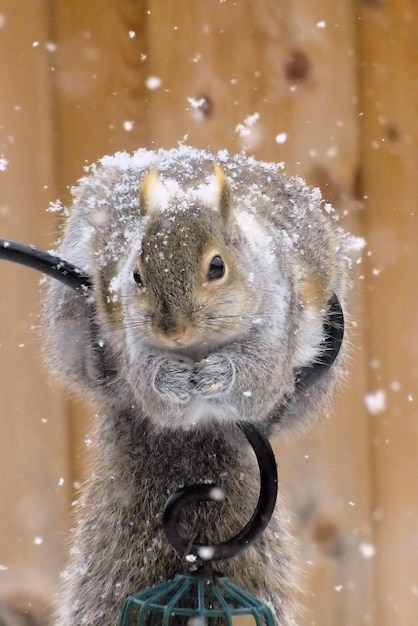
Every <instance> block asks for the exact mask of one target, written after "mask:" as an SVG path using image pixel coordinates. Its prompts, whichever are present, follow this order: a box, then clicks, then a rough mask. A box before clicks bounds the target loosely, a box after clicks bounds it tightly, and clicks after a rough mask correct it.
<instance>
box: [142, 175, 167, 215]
mask: <svg viewBox="0 0 418 626" xmlns="http://www.w3.org/2000/svg"><path fill="white" fill-rule="evenodd" d="M167 195H168V194H167V190H166V188H165V187H164V185H163V184H162V182H161V180H160V175H159V173H158V169H157V166H155V165H154V167H152V168H151V169H150V171H149V172H148V173H147V174H145V176H144V178H143V179H142V181H141V184H140V185H139V212H140V214H141V215H142V216H144V215H147V214H149V213H150V212H152V211H153V210H155V209H156V207H158V206H161V205H162V204H164V202H165V201H166V200H167Z"/></svg>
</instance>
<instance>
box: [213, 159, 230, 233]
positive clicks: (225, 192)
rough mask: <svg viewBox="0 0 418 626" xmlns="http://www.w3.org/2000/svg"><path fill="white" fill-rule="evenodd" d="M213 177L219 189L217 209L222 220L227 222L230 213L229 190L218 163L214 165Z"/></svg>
mask: <svg viewBox="0 0 418 626" xmlns="http://www.w3.org/2000/svg"><path fill="white" fill-rule="evenodd" d="M214 167H215V176H216V181H217V183H218V187H219V200H218V208H219V212H220V214H221V216H222V218H223V219H224V220H225V221H228V220H229V218H230V216H231V212H232V198H231V190H230V189H229V185H228V183H227V181H226V178H225V173H224V171H223V169H222V168H221V166H220V165H219V163H215V165H214Z"/></svg>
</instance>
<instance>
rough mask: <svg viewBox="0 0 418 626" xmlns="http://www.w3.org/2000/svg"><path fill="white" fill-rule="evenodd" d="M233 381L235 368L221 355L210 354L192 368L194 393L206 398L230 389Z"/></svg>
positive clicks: (229, 360)
mask: <svg viewBox="0 0 418 626" xmlns="http://www.w3.org/2000/svg"><path fill="white" fill-rule="evenodd" d="M234 379H235V368H234V364H233V362H232V361H231V359H230V358H229V357H227V356H225V355H222V354H212V355H210V356H208V357H207V358H206V359H203V360H202V361H200V363H196V365H195V366H194V370H193V378H192V380H193V383H194V393H197V394H199V395H201V396H204V397H206V398H213V397H216V396H219V395H221V394H223V393H225V392H226V391H228V390H229V389H230V387H231V386H232V384H233V382H234Z"/></svg>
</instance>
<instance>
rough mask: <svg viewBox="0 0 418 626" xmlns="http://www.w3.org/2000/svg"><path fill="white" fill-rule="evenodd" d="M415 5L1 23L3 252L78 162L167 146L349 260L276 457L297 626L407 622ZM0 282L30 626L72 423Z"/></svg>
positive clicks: (100, 5)
mask: <svg viewBox="0 0 418 626" xmlns="http://www.w3.org/2000/svg"><path fill="white" fill-rule="evenodd" d="M395 4H396V6H395ZM415 4H416V3H415ZM415 4H414V3H411V2H407V0H400V1H399V2H397V3H392V4H390V5H389V3H387V4H384V3H380V2H370V1H364V2H363V3H362V4H361V3H354V2H348V3H336V2H332V1H331V0H319V1H318V2H312V1H311V0H292V1H290V0H288V1H287V2H283V3H278V2H272V1H270V0H262V1H261V0H260V1H259V2H257V3H255V2H251V0H241V2H232V1H230V0H226V1H224V2H217V1H215V0H200V1H199V2H190V1H189V0H177V1H176V2H169V0H148V1H145V0H143V1H142V2H141V1H140V0H120V1H116V0H89V2H88V3H85V2H83V1H82V0H71V2H68V1H67V0H24V1H22V2H19V3H16V2H14V1H13V0H5V2H3V5H2V8H1V10H0V55H1V57H0V58H1V59H2V63H1V64H0V67H1V70H0V71H1V72H2V81H1V84H2V85H3V90H2V95H1V97H0V112H1V116H0V131H1V135H0V144H1V146H0V156H1V154H3V155H4V157H6V158H7V159H8V160H9V166H8V167H7V169H6V171H4V172H0V182H1V183H2V184H1V187H0V194H1V199H0V234H1V235H4V236H9V237H15V238H17V239H19V240H22V241H31V242H32V243H35V244H37V245H39V246H42V247H45V248H48V247H50V246H51V245H52V242H53V239H54V235H53V234H52V232H53V230H54V229H55V226H56V224H55V218H54V216H52V215H51V214H46V213H45V211H44V208H45V206H46V205H47V203H48V201H49V200H51V199H53V198H55V197H58V196H59V197H61V198H63V199H68V197H69V194H68V189H67V187H68V185H71V184H73V183H74V182H75V181H76V180H77V178H78V177H79V176H80V175H82V173H83V166H84V165H85V163H86V162H90V161H92V160H95V159H96V158H98V157H99V156H101V155H102V154H105V153H110V152H114V151H116V150H118V149H127V150H132V149H134V148H135V147H137V146H148V147H154V146H155V147H159V146H164V147H170V146H173V145H175V144H176V143H177V141H182V140H183V141H187V142H189V143H191V144H193V145H196V146H201V147H208V146H209V147H210V148H212V149H213V150H217V149H219V148H224V147H226V148H228V149H230V150H231V151H237V150H241V149H242V148H247V149H248V151H249V152H251V153H253V154H254V155H255V156H256V157H258V158H262V159H269V160H274V161H284V162H285V163H286V170H287V172H288V173H289V174H299V175H301V176H303V177H304V178H306V179H307V180H308V182H309V183H311V184H314V185H317V186H319V187H320V188H321V189H322V191H323V194H324V196H325V197H326V198H327V200H330V201H332V202H333V203H334V205H335V206H336V208H337V210H338V212H339V213H340V215H341V217H342V222H341V223H342V224H343V225H344V227H346V228H347V229H349V230H351V231H352V232H354V233H356V234H360V235H363V236H364V237H365V238H366V239H367V241H368V248H367V254H366V255H365V259H364V262H363V263H361V264H358V263H356V261H357V258H356V257H355V258H354V268H355V272H356V273H355V278H354V281H353V283H354V290H353V294H354V292H355V295H353V318H354V319H355V321H356V324H354V322H353V323H351V322H350V328H351V331H352V339H351V341H352V343H353V349H352V364H351V367H350V374H349V378H348V382H347V386H346V389H345V390H344V391H342V392H341V395H340V398H339V399H338V401H337V402H336V405H335V409H334V410H333V413H332V415H331V416H330V417H329V418H328V419H326V420H323V421H322V422H321V423H320V424H318V425H317V426H316V427H315V429H314V430H313V431H312V432H311V433H307V434H303V435H300V436H299V437H295V436H292V437H291V438H290V437H289V438H287V439H286V440H282V441H279V442H277V445H276V453H277V458H278V464H279V472H280V476H281V483H282V490H283V492H284V494H285V498H286V500H287V502H288V504H289V507H290V509H291V511H292V513H293V516H294V520H295V524H294V525H295V532H296V533H297V535H298V536H299V537H300V539H301V555H300V561H301V566H302V568H303V570H304V571H305V572H306V575H305V583H306V587H307V593H306V596H305V597H304V598H303V600H302V601H303V603H304V604H305V606H306V609H307V610H306V615H305V618H304V620H303V622H302V623H303V626H308V625H315V624H316V625H318V626H319V625H321V626H349V625H350V626H358V625H360V624H367V625H370V624H372V625H375V626H389V625H390V626H393V624H395V623H399V624H402V625H403V626H415V624H416V623H417V621H418V601H417V598H418V590H417V582H416V572H417V571H418V568H417V565H418V563H417V560H418V556H417V554H418V550H417V545H416V544H417V541H418V540H417V537H418V534H417V533H416V531H415V526H416V523H415V522H416V517H417V515H418V505H417V502H418V498H417V489H418V488H417V486H416V485H417V484H418V481H417V480H414V479H416V478H418V476H417V473H418V472H417V462H416V449H417V443H418V441H417V439H418V432H417V423H418V422H417V418H416V409H415V406H416V404H414V394H415V395H417V394H418V391H417V390H416V387H417V371H418V353H417V349H416V345H418V338H417V333H418V331H417V329H416V324H414V321H415V320H414V310H415V308H414V304H418V303H416V289H414V281H416V275H417V263H418V261H417V254H416V252H415V245H414V243H415V241H416V232H417V217H416V203H417V197H418V194H417V184H418V183H417V182H416V180H417V177H416V175H415V169H416V166H417V164H418V158H417V156H418V154H417V145H418V126H417V124H418V122H417V119H418V115H417V114H418V56H417V55H418V52H417V47H416V33H417V32H418V15H417V7H416V6H415ZM150 79H151V80H150ZM255 114H257V115H255ZM249 116H250V117H249ZM251 116H252V117H251ZM240 124H241V125H244V127H246V129H247V131H248V132H246V133H242V131H240V130H239V129H240V127H239V125H240ZM251 124H252V125H251ZM237 127H238V130H237ZM368 255H369V256H368ZM0 272H1V275H0V280H1V284H2V288H3V290H2V294H3V298H2V300H1V302H0V315H1V324H0V351H1V355H2V359H1V361H0V384H1V389H0V397H1V407H2V409H1V414H0V468H1V470H2V471H1V476H2V477H3V478H2V485H1V488H0V528H1V533H0V599H1V598H4V597H5V596H8V597H10V594H12V593H15V592H19V593H20V603H21V604H22V602H23V604H25V602H26V604H25V606H27V604H28V601H27V600H25V601H23V600H22V594H26V593H29V592H30V593H31V594H32V595H35V596H36V595H39V596H40V597H41V598H42V597H47V598H51V597H52V589H53V588H54V586H55V585H56V581H57V574H58V570H59V569H60V568H61V566H62V563H63V561H64V551H63V543H64V536H65V534H66V531H67V529H68V524H69V514H68V511H69V504H70V501H71V498H72V484H73V483H75V482H78V481H79V480H80V479H81V478H82V477H83V476H84V469H83V468H84V459H85V448H86V446H85V443H84V439H85V437H86V435H87V434H88V420H87V418H86V415H87V414H88V410H87V409H86V408H85V407H82V406H81V405H75V404H74V403H71V404H69V403H68V402H67V401H66V400H65V393H64V391H62V390H58V389H56V387H55V386H54V385H51V384H50V382H49V381H48V377H47V375H46V374H45V373H42V372H41V371H40V369H41V368H40V365H39V363H40V360H39V358H40V357H39V353H40V342H39V341H37V340H36V337H35V336H34V333H33V332H32V333H31V332H30V331H29V328H30V326H31V325H33V324H36V322H34V319H36V318H34V317H33V316H35V311H36V304H37V280H38V278H37V277H36V276H33V275H32V274H31V273H30V272H29V270H24V269H21V268H15V267H14V266H11V265H9V264H8V265H7V268H6V267H5V264H4V263H3V264H0ZM394 331H396V332H394ZM21 344H24V347H22V348H19V345H21ZM17 372H19V376H17V375H16V373H17ZM414 388H415V389H414ZM376 391H381V392H384V394H385V395H384V396H383V397H384V398H385V400H386V404H385V407H383V408H382V410H381V411H380V412H379V413H378V414H376V415H369V414H368V413H367V411H366V409H365V404H364V397H365V394H366V393H367V392H373V393H374V392H376ZM381 397H382V394H381ZM45 419H47V420H48V422H45V423H44V420H45ZM62 479H63V480H62ZM67 506H68V509H67V510H66V507H67ZM38 537H39V538H41V539H42V543H40V542H39V540H38V539H37V538H38Z"/></svg>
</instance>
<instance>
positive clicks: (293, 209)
mask: <svg viewBox="0 0 418 626" xmlns="http://www.w3.org/2000/svg"><path fill="white" fill-rule="evenodd" d="M280 169H281V168H280V167H279V166H278V165H277V164H272V163H265V162H260V161H256V160H255V159H254V158H251V157H247V156H245V155H244V154H239V155H236V156H230V155H229V154H228V153H227V152H226V151H221V152H219V153H218V154H216V155H213V154H211V153H209V152H207V151H203V150H197V149H194V148H191V147H187V146H183V145H182V146H179V147H178V148H175V149H171V150H159V151H148V150H145V149H140V150H138V151H137V152H135V153H134V154H132V155H129V154H126V153H117V154H116V155H114V156H108V157H104V158H103V159H101V161H100V162H99V163H97V164H95V165H93V166H91V167H90V168H89V171H88V173H87V175H86V176H85V177H84V178H83V179H81V181H80V182H79V185H78V186H77V187H76V188H75V189H74V190H73V195H74V201H73V206H72V207H71V210H70V214H69V218H68V220H67V223H66V226H65V229H64V231H63V236H62V240H61V242H60V243H59V247H58V249H57V253H58V254H59V255H60V257H62V258H64V259H65V260H66V261H69V262H71V263H72V264H74V265H76V266H78V267H80V268H81V269H83V271H85V272H87V273H89V274H90V275H91V277H92V292H91V294H90V295H89V296H86V295H84V294H80V293H77V292H75V291H73V290H72V289H69V288H68V287H66V286H64V285H62V284H61V283H58V282H55V281H49V284H48V287H47V293H46V298H45V308H44V322H45V323H44V326H45V338H46V344H47V349H46V351H47V356H48V359H49V361H50V363H51V364H52V366H53V368H54V370H55V371H56V373H57V374H58V375H59V376H60V377H61V378H62V379H63V381H65V383H66V384H67V385H69V386H70V388H72V389H73V390H75V391H76V392H78V393H81V394H82V395H83V396H84V397H86V396H87V397H88V398H90V399H91V400H92V401H93V403H94V405H95V407H96V409H97V414H96V416H95V425H94V452H93V459H92V468H91V473H90V476H89V479H88V481H87V484H86V485H85V487H84V489H83V493H82V495H81V498H80V500H79V503H78V507H77V516H78V517H77V526H76V528H75V530H74V531H73V537H72V547H71V555H70V562H69V565H68V567H67V569H66V571H65V573H64V575H63V590H62V594H61V596H60V602H59V610H58V616H57V624H58V625H59V626H76V625H77V626H82V625H83V626H93V625H94V626H99V624H100V625H101V626H110V625H111V626H115V625H116V624H117V623H118V620H119V617H120V613H121V610H122V606H123V602H124V600H125V599H126V597H127V596H128V595H130V594H132V593H134V592H135V591H137V590H139V589H141V588H144V587H147V586H150V585H151V584H153V583H156V582H159V581H161V580H163V579H166V578H168V577H170V576H171V575H172V574H173V573H174V572H175V571H179V570H181V569H184V568H185V567H186V568H187V567H188V563H187V561H185V560H184V559H182V558H181V557H180V556H179V555H177V554H176V552H175V551H174V549H173V548H172V546H171V545H170V544H169V543H168V541H167V539H166V538H165V536H164V534H163V530H162V521H161V517H162V511H163V508H164V503H165V501H166V499H167V497H168V496H169V495H170V494H171V493H172V492H173V491H175V490H176V489H178V488H179V487H182V486H183V485H187V484H190V483H192V484H194V483H196V482H214V483H217V484H218V485H220V486H221V488H222V489H223V490H224V491H225V493H226V496H227V498H226V500H225V502H223V503H222V504H212V503H202V504H201V505H199V506H196V507H194V508H193V509H192V510H190V511H188V512H187V514H185V519H184V520H183V524H184V526H185V528H187V529H188V533H189V535H193V534H194V535H196V534H197V533H199V532H205V533H208V534H210V541H223V540H225V539H227V538H228V537H230V536H231V535H232V534H233V533H234V532H237V531H238V530H239V529H240V528H241V527H242V526H243V525H244V523H245V522H246V521H247V520H248V518H249V517H250V515H251V513H252V511H253V509H254V504H255V501H256V498H257V495H258V472H257V467H256V463H255V460H254V456H253V454H252V451H251V449H250V447H249V445H248V443H247V441H246V439H245V438H244V436H243V435H242V433H241V431H240V430H239V428H238V426H237V423H238V422H239V421H240V420H241V421H247V422H250V423H253V424H255V425H256V426H257V427H258V428H260V429H261V430H262V431H263V432H264V433H266V434H267V435H268V436H271V435H274V434H277V433H279V432H280V431H281V430H283V429H289V428H296V427H298V426H300V425H305V424H308V423H309V422H310V421H311V420H312V419H313V417H314V416H315V415H316V414H317V413H318V412H319V411H320V410H325V409H324V407H325V408H326V402H327V400H328V399H329V397H330V395H331V393H332V389H333V387H334V385H335V382H336V381H338V380H339V378H340V377H341V375H342V373H343V369H344V354H345V349H344V348H343V349H342V350H341V351H340V354H339V356H338V357H337V359H336V361H335V363H334V364H333V366H332V367H331V368H330V369H329V371H327V372H326V373H325V374H324V376H322V377H321V378H320V379H319V380H318V381H316V382H315V384H314V385H312V386H311V387H310V388H309V390H307V391H306V392H302V393H298V394H297V393H296V392H295V372H296V371H298V370H300V368H304V367H309V366H310V365H312V363H315V362H317V361H320V359H321V350H323V338H324V337H323V335H324V318H325V316H326V312H327V303H328V301H329V299H330V297H331V296H332V294H334V293H335V294H336V295H337V296H338V298H339V300H340V301H341V302H344V292H345V283H346V279H345V273H346V261H345V248H346V245H347V244H346V236H345V235H344V233H343V232H342V230H341V229H339V228H336V226H335V224H334V223H333V221H332V220H331V219H330V216H329V215H326V211H325V210H324V205H323V201H322V199H321V195H320V193H319V191H318V190H312V189H310V188H308V187H307V186H306V184H305V183H304V182H303V181H302V180H301V179H300V178H297V177H294V178H286V176H285V175H284V174H283V173H282V172H281V171H280ZM325 208H326V207H325ZM344 343H345V342H344ZM321 346H322V347H321ZM287 520H288V515H287V513H286V511H285V509H284V507H283V506H282V504H281V503H280V502H279V503H278V505H277V506H276V511H275V513H274V516H273V518H272V520H271V522H270V524H269V526H268V527H267V529H266V531H265V532H264V533H263V535H262V536H261V537H260V538H258V539H257V540H256V542H255V543H254V544H253V545H252V546H250V547H248V548H247V549H246V550H244V551H243V552H242V553H241V554H239V555H238V556H236V557H234V558H232V559H230V560H227V561H220V562H219V563H217V569H220V570H222V571H223V572H224V573H225V574H226V575H227V576H230V577H231V578H232V579H233V580H234V582H236V583H237V584H239V585H241V586H242V587H244V588H245V589H247V590H248V591H249V592H250V593H253V594H254V595H256V596H258V597H259V598H260V599H261V600H264V601H265V602H267V603H268V604H269V605H270V606H271V607H272V609H273V612H274V614H275V619H276V624H277V626H290V625H293V624H295V623H296V621H295V619H296V618H295V614H296V609H295V599H294V598H295V595H296V594H295V589H297V586H296V585H297V583H296V577H295V572H294V566H293V557H292V552H293V541H292V539H291V537H290V535H289V532H288V530H287V525H288V523H287Z"/></svg>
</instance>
